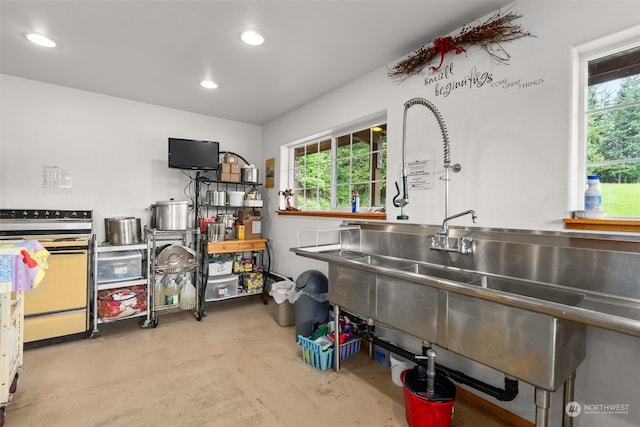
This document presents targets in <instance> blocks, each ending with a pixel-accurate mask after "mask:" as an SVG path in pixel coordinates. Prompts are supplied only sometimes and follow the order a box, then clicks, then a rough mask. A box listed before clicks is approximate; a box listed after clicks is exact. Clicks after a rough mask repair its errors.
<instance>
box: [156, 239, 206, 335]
mask: <svg viewBox="0 0 640 427" xmlns="http://www.w3.org/2000/svg"><path fill="white" fill-rule="evenodd" d="M145 238H146V240H147V246H148V248H149V255H150V258H149V266H150V267H149V290H150V293H151V304H150V306H149V307H150V312H151V315H150V316H151V326H152V327H154V328H155V327H156V326H158V317H159V316H162V315H168V314H173V313H177V312H180V311H191V310H193V311H194V313H195V316H196V319H198V320H200V319H201V315H200V310H199V309H198V307H199V298H200V291H199V286H200V285H199V283H200V281H199V277H200V264H201V255H200V251H199V250H198V248H199V246H200V231H199V230H198V229H195V228H189V229H184V230H158V229H155V228H149V227H145ZM163 242H164V243H170V244H171V243H173V244H179V245H181V246H182V247H184V248H185V249H190V250H192V251H193V259H192V260H189V261H188V262H186V263H183V264H180V265H164V264H158V262H157V261H158V255H159V254H158V250H159V249H160V248H159V247H158V245H159V244H161V243H163ZM181 274H182V275H191V283H192V284H193V286H194V287H195V301H193V302H189V303H184V302H177V303H176V304H170V305H164V302H162V303H161V302H160V301H159V295H157V289H156V282H159V280H158V277H159V276H165V277H166V276H174V275H181Z"/></svg>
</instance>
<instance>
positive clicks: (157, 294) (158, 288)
mask: <svg viewBox="0 0 640 427" xmlns="http://www.w3.org/2000/svg"><path fill="white" fill-rule="evenodd" d="M163 305H164V285H163V284H162V277H160V276H156V282H155V284H154V286H153V306H154V307H161V306H163Z"/></svg>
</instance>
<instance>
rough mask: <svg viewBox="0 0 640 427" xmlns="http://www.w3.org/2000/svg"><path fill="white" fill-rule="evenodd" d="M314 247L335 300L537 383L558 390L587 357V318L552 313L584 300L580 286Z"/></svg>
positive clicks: (375, 318)
mask: <svg viewBox="0 0 640 427" xmlns="http://www.w3.org/2000/svg"><path fill="white" fill-rule="evenodd" d="M316 255H317V259H322V260H324V261H327V262H328V263H329V299H330V301H332V303H334V304H337V305H338V306H340V307H341V308H342V309H345V310H347V311H350V312H353V313H355V314H358V315H360V316H363V317H365V318H368V319H372V320H374V321H376V322H378V323H380V324H384V325H387V326H391V327H393V328H395V329H397V330H400V331H403V332H406V333H408V334H410V335H413V336H415V337H418V338H420V339H422V340H424V341H426V342H429V343H434V344H436V345H438V346H439V347H442V348H446V349H448V350H451V351H453V352H456V353H458V354H460V355H462V356H465V357H468V358H470V359H473V360H475V361H477V362H480V363H482V364H485V365H487V366H490V367H492V368H495V369H497V370H499V371H501V372H504V373H505V374H508V375H510V376H513V377H515V378H518V379H521V380H523V381H525V382H528V383H529V384H532V385H534V386H536V387H539V388H543V389H546V390H550V391H553V390H556V389H557V388H558V387H559V386H560V385H562V384H563V383H564V381H565V380H566V379H567V378H568V377H569V376H570V375H571V374H573V373H574V372H575V369H576V368H577V366H578V365H579V364H580V362H581V361H582V360H583V359H584V357H585V354H586V325H585V324H583V323H579V322H575V321H572V320H569V319H566V318H562V317H561V316H555V315H554V313H562V312H566V308H567V307H575V306H577V305H579V304H580V303H581V302H582V301H583V300H584V298H585V294H582V293H580V292H574V291H572V290H567V289H563V288H561V287H556V286H554V285H550V284H545V283H540V282H535V281H530V280H521V279H517V278H511V277H504V276H498V275H492V274H483V273H479V272H475V271H467V270H462V269H459V268H453V267H447V266H443V265H437V264H430V263H425V262H415V261H411V260H406V259H398V258H393V257H387V256H380V255H366V254H361V253H354V252H348V251H335V252H332V253H327V252H325V253H324V254H322V255H321V254H316ZM314 257H316V256H314Z"/></svg>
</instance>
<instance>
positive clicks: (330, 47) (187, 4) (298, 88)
mask: <svg viewBox="0 0 640 427" xmlns="http://www.w3.org/2000/svg"><path fill="white" fill-rule="evenodd" d="M509 3H511V2H510V1H497V0H496V1H494V0H471V1H462V0H442V1H435V0H423V1H418V0H413V1H398V0H386V1H383V0H378V1H362V0H349V1H346V0H343V1H329V0H325V1H303V0H297V1H269V0H262V1H212V0H209V1H187V0H173V1H162V0H147V1H139V0H138V1H127V0H110V1H97V0H82V1H59V0H48V1H25V0H0V27H1V33H0V37H1V39H0V48H1V49H0V51H1V56H0V65H1V72H2V73H4V74H9V75H13V76H18V77H24V78H27V79H33V80H39V81H43V82H47V83H53V84H57V85H62V86H68V87H72V88H77V89H82V90H87V91H91V92H96V93H101V94H105V95H111V96H116V97H120V98H126V99H131V100H135V101H140V102H145V103H149V104H155V105H160V106H165V107H171V108H176V109H180V110H185V111H191V112H194V113H201V114H205V115H209V116H214V117H221V118H226V119H231V120H237V121H241V122H245V123H252V124H257V125H263V124H265V123H268V122H269V121H271V120H273V119H275V118H277V117H279V116H281V115H283V114H285V113H287V112H289V111H291V110H294V109H295V108H297V107H299V106H301V105H304V104H305V103H307V102H310V101H312V100H314V99H316V98H318V97H320V96H322V95H323V94H326V93H328V92H330V91H332V90H334V89H337V88H339V87H341V86H343V85H345V84H346V83H349V82H350V81H353V80H355V79H357V78H358V77H361V76H363V75H365V74H367V73H369V72H371V71H373V70H375V69H377V68H379V67H381V66H384V65H388V64H390V65H393V64H394V63H395V62H396V60H398V59H401V58H402V57H404V56H405V55H407V54H409V53H410V52H412V51H413V50H415V49H417V48H419V47H420V46H422V45H424V44H427V43H429V42H430V41H431V40H432V39H434V38H436V37H439V36H442V35H445V34H447V33H450V32H452V31H455V30H456V29H458V28H460V27H462V26H463V25H464V24H467V23H469V22H472V21H473V20H475V19H478V18H481V17H483V16H484V15H487V14H489V13H491V12H493V11H495V10H497V9H498V8H500V7H504V6H505V5H507V4H509ZM247 28H253V29H256V30H259V31H260V32H262V33H263V34H265V35H266V39H267V41H266V43H265V44H264V45H263V46H261V47H250V46H246V45H243V44H242V42H241V41H240V33H241V32H242V31H243V30H244V29H247ZM32 31H37V32H40V33H43V34H46V35H48V36H50V37H51V38H53V39H54V40H56V41H57V42H58V43H59V47H56V48H54V49H49V50H47V49H46V48H42V47H38V46H35V45H32V44H30V43H29V42H28V41H26V39H25V38H24V34H25V33H27V32H32ZM205 78H210V79H213V80H214V81H215V82H216V83H217V84H218V85H219V87H218V89H214V90H205V89H203V88H201V87H200V86H199V82H200V81H201V80H202V79H205Z"/></svg>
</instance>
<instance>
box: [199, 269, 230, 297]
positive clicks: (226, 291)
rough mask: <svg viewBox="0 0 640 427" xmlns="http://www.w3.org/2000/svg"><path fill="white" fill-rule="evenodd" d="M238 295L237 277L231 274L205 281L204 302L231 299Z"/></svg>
mask: <svg viewBox="0 0 640 427" xmlns="http://www.w3.org/2000/svg"><path fill="white" fill-rule="evenodd" d="M237 295H238V276H236V275H235V274H231V275H228V276H221V277H216V278H215V279H209V280H208V281H207V287H206V288H205V291H204V300H205V301H215V300H220V299H225V298H232V297H235V296H237Z"/></svg>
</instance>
